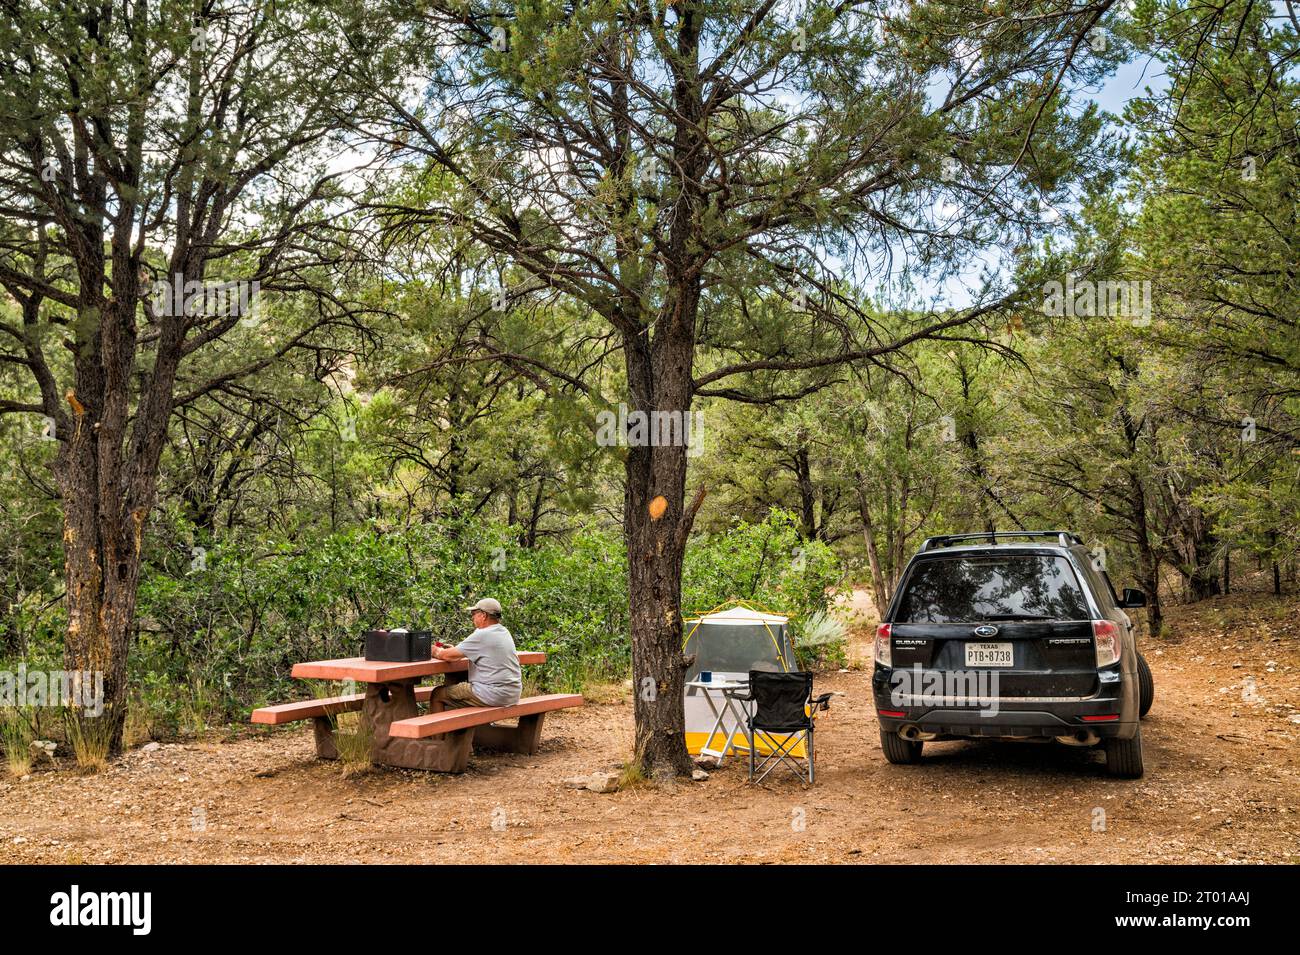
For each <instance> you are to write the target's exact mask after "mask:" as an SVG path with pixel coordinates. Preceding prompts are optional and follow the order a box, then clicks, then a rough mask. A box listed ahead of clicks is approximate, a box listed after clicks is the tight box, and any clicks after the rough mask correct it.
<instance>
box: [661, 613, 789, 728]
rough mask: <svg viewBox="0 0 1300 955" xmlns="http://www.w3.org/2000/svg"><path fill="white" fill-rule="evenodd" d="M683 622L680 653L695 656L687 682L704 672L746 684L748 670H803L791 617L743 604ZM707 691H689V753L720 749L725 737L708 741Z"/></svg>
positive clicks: (686, 702) (709, 710)
mask: <svg viewBox="0 0 1300 955" xmlns="http://www.w3.org/2000/svg"><path fill="white" fill-rule="evenodd" d="M684 622H685V635H686V639H685V641H684V642H683V646H682V652H683V653H685V654H686V656H688V657H692V656H693V657H694V659H692V660H691V663H690V665H689V666H688V667H687V668H686V681H687V682H688V683H689V682H691V681H692V680H695V679H697V678H698V677H699V675H700V674H701V673H702V672H709V673H711V674H712V675H713V676H712V679H713V681H715V682H716V681H719V680H747V679H749V671H750V670H771V671H774V672H789V671H791V670H797V669H798V668H799V665H798V663H796V661H795V658H794V648H793V647H792V646H791V645H790V631H789V627H788V623H789V618H788V617H784V616H782V615H780V614H775V613H766V612H764V611H761V610H754V609H753V608H751V607H746V606H744V605H743V604H740V605H737V606H735V607H729V608H727V609H726V610H720V611H717V612H714V613H706V614H700V615H698V616H695V617H689V618H687V619H686V620H685V621H684ZM705 692H706V691H705V690H703V689H701V688H699V687H693V686H688V687H686V689H685V698H684V700H683V705H684V707H685V709H686V749H687V751H688V752H690V753H698V752H699V751H700V750H701V749H702V748H704V747H705V746H706V745H708V746H710V747H711V748H717V747H719V746H721V745H722V738H721V736H715V737H714V738H713V740H712V741H711V742H710V741H709V740H708V734H709V730H711V729H712V728H713V724H714V719H715V717H714V715H713V710H712V708H711V707H710V706H709V701H708V699H706V697H705ZM714 692H715V695H716V691H714ZM715 704H716V700H715Z"/></svg>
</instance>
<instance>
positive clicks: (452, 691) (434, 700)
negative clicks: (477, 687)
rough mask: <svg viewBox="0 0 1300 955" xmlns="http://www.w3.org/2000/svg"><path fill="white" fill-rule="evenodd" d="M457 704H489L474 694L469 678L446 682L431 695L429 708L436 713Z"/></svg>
mask: <svg viewBox="0 0 1300 955" xmlns="http://www.w3.org/2000/svg"><path fill="white" fill-rule="evenodd" d="M457 706H487V704H486V703H484V702H483V701H482V700H480V699H479V698H478V697H477V696H475V695H474V691H473V690H472V689H471V688H470V685H469V681H468V680H461V681H459V682H458V683H444V684H443V685H442V686H440V687H438V688H437V689H435V690H434V691H433V695H432V696H431V697H429V710H430V711H431V712H434V713H437V712H438V711H440V710H444V709H450V708H452V707H457Z"/></svg>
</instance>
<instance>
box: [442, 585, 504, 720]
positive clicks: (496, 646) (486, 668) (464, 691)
mask: <svg viewBox="0 0 1300 955" xmlns="http://www.w3.org/2000/svg"><path fill="white" fill-rule="evenodd" d="M466 609H467V610H468V611H469V612H470V613H472V614H473V615H474V616H473V620H474V632H473V633H471V634H470V635H469V636H468V637H466V638H465V639H464V640H463V641H462V642H461V643H460V645H459V646H455V647H435V648H434V651H433V657H434V659H435V660H443V661H446V662H448V663H450V662H452V661H454V660H468V661H469V679H468V680H464V681H462V682H460V683H445V684H443V685H442V686H440V687H438V688H437V689H435V690H434V691H433V696H431V697H430V699H429V712H431V713H439V712H441V711H442V710H444V709H446V708H447V707H449V706H513V705H514V704H515V703H518V702H519V696H520V693H521V692H522V690H523V680H522V679H521V677H520V673H519V654H518V653H517V652H516V651H515V641H514V637H512V636H510V631H509V630H507V629H506V628H505V627H503V626H501V604H500V603H498V602H497V601H495V600H493V599H492V598H491V597H484V598H483V599H482V600H480V601H479V602H478V603H476V604H475V605H474V606H472V607H467V608H466Z"/></svg>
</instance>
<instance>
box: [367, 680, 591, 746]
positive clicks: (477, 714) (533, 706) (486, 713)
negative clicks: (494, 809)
mask: <svg viewBox="0 0 1300 955" xmlns="http://www.w3.org/2000/svg"><path fill="white" fill-rule="evenodd" d="M581 705H582V697H581V696H579V695H578V694H577V693H550V694H547V695H545V696H526V697H524V698H523V699H521V700H520V701H519V702H518V703H515V704H513V705H512V706H462V707H456V708H453V709H447V710H443V711H442V712H441V713H426V714H424V715H423V716H413V717H411V718H409V719H405V720H393V722H392V723H390V724H389V725H388V733H389V735H390V736H396V737H398V738H400V739H425V738H427V737H430V736H438V735H440V734H442V733H454V732H456V731H457V730H466V729H473V730H474V735H473V744H474V746H475V747H476V748H477V747H481V748H487V749H505V750H509V751H510V752H512V753H524V754H526V755H529V756H531V755H532V754H533V753H536V752H537V746H538V744H539V743H540V741H541V738H542V719H543V718H544V717H545V716H546V714H547V713H549V712H551V711H552V710H562V709H565V708H566V707H570V706H581ZM516 718H517V719H518V721H519V725H518V726H493V725H492V724H493V723H496V722H498V721H500V720H510V719H516Z"/></svg>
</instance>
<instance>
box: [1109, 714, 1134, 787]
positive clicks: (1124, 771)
mask: <svg viewBox="0 0 1300 955" xmlns="http://www.w3.org/2000/svg"><path fill="white" fill-rule="evenodd" d="M1105 745H1106V772H1108V773H1109V774H1110V775H1112V776H1117V777H1119V778H1120V779H1138V778H1140V777H1141V776H1142V727H1141V726H1139V727H1138V730H1137V732H1136V733H1134V734H1133V738H1132V739H1113V738H1110V739H1107V740H1105Z"/></svg>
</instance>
